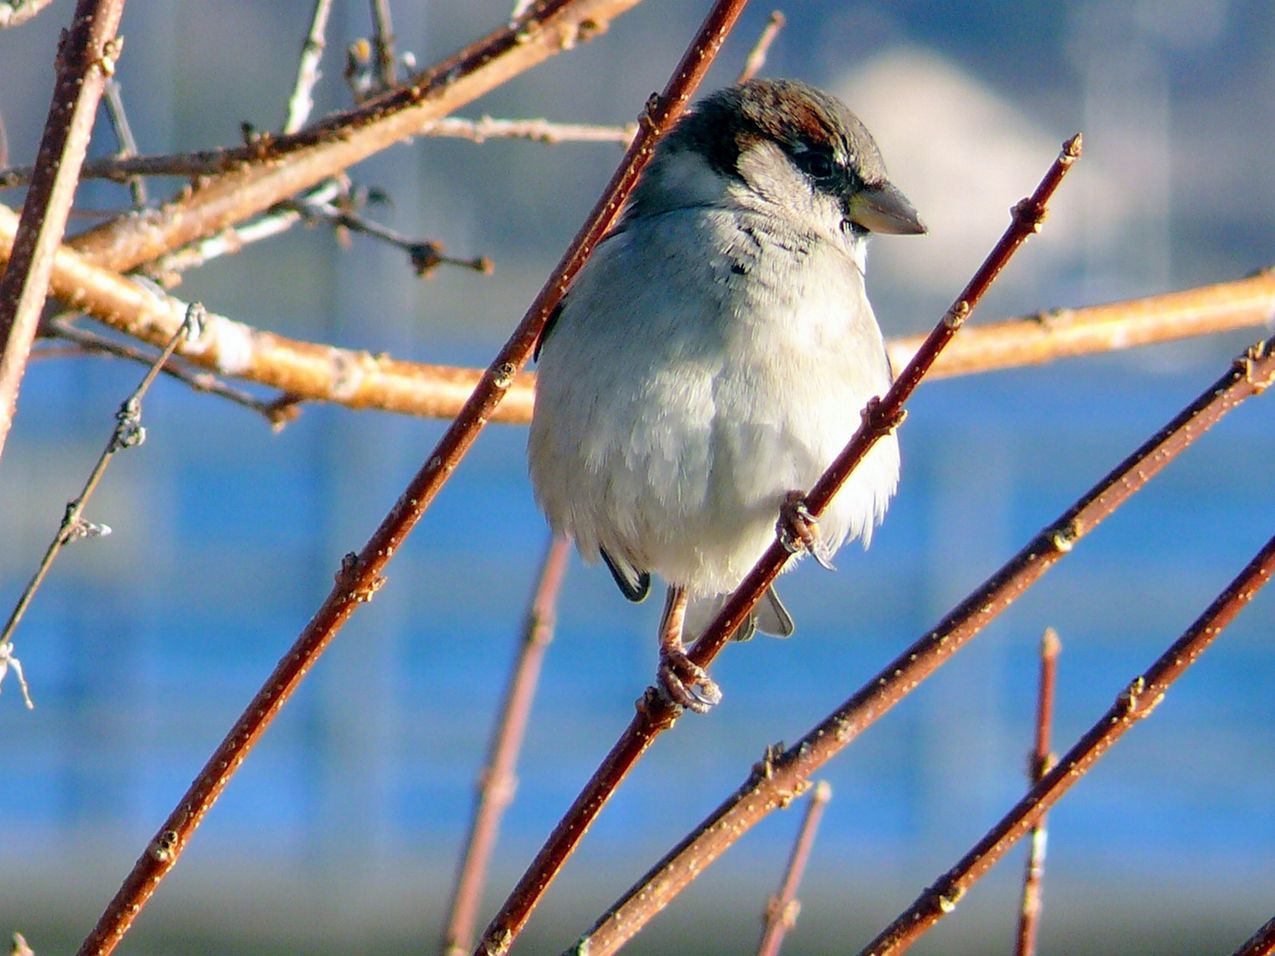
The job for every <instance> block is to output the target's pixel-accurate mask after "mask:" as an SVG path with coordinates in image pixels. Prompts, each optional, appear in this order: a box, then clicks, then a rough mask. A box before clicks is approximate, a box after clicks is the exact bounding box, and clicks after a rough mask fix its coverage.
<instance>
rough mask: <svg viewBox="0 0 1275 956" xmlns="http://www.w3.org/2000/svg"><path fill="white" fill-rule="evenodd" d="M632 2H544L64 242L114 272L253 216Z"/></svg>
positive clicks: (585, 35)
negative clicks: (186, 186) (371, 94)
mask: <svg viewBox="0 0 1275 956" xmlns="http://www.w3.org/2000/svg"><path fill="white" fill-rule="evenodd" d="M638 2H640V0H543V2H542V3H540V4H539V5H537V6H536V7H535V8H533V9H532V11H531V12H529V13H528V14H527V15H526V16H525V17H524V18H523V19H522V20H520V21H518V22H517V23H515V24H511V25H506V26H503V27H501V28H500V29H498V30H495V31H493V32H492V33H490V34H488V35H487V36H486V37H484V38H483V39H481V40H478V41H477V42H475V43H473V44H471V45H470V46H468V47H466V48H465V49H463V50H461V51H460V52H458V53H456V54H455V55H453V56H451V57H449V58H447V59H446V60H444V61H443V62H441V63H439V64H437V65H436V66H434V67H432V68H430V69H428V70H426V71H425V72H423V73H420V74H417V75H416V76H414V77H412V78H411V79H410V80H409V81H407V82H406V83H405V84H404V85H402V86H400V87H398V88H397V89H394V90H390V91H389V92H387V93H385V94H383V95H381V96H378V97H376V98H374V99H372V100H369V101H368V102H367V103H365V104H364V105H362V106H360V107H359V108H358V109H355V110H350V111H347V112H345V113H339V114H336V115H335V116H333V117H330V118H329V119H327V120H324V121H323V122H321V123H318V124H317V125H315V126H312V127H310V128H308V129H306V130H302V131H300V132H298V133H296V134H293V135H290V136H280V137H278V138H271V137H268V136H265V137H262V138H260V139H259V140H257V141H256V142H254V143H252V144H250V145H249V146H246V147H244V148H243V149H240V150H232V151H229V152H228V155H229V156H231V157H232V158H233V160H234V161H235V162H237V163H239V164H240V165H238V166H237V167H236V168H234V169H231V170H229V171H227V172H225V173H222V174H220V175H217V176H213V177H211V178H208V179H206V180H202V181H198V182H197V183H196V184H195V186H194V188H193V189H192V190H190V191H189V192H187V193H186V194H184V195H183V196H181V197H180V198H178V199H176V200H174V201H173V202H170V203H167V204H165V205H164V206H162V207H161V208H159V209H155V210H147V211H145V212H141V213H137V214H132V215H128V216H123V217H120V218H117V219H114V220H111V221H110V222H107V223H104V224H103V225H101V226H97V227H96V228H94V229H91V230H89V231H88V232H85V233H82V234H81V235H79V236H76V237H75V238H74V239H73V240H72V241H71V245H73V246H74V247H75V248H76V249H77V250H78V251H80V252H81V253H83V254H84V255H85V256H86V257H87V258H88V259H89V260H90V261H92V262H94V263H96V264H98V265H103V266H108V267H110V268H112V269H115V270H116V271H119V272H126V271H128V270H130V269H133V268H136V267H137V266H139V265H141V264H142V263H144V262H149V261H150V260H152V259H155V258H157V257H158V256H161V255H163V254H164V253H166V252H171V251H172V250H173V249H176V248H178V247H180V246H184V245H186V244H187V243H189V242H192V241H194V240H196V239H199V238H200V237H202V236H207V235H211V234H213V233H215V232H217V231H219V230H221V229H224V228H226V227H227V226H230V225H233V224H235V223H237V222H241V221H242V220H244V219H246V218H248V217H249V216H253V215H256V214H257V213H260V212H263V211H264V210H266V209H268V208H270V207H271V206H273V205H274V204H275V203H277V202H280V201H281V200H283V199H286V198H288V197H289V196H292V195H294V194H295V193H298V192H300V191H301V190H303V189H307V188H309V187H311V186H313V185H315V184H316V183H319V182H322V181H323V180H324V179H327V178H328V177H329V176H333V175H335V174H337V173H339V172H341V171H342V170H345V169H347V168H348V167H350V166H352V165H354V164H355V163H357V162H359V161H360V160H363V159H366V158H368V157H369V156H371V155H373V154H374V153H377V152H379V151H381V150H383V149H385V148H387V147H388V146H391V145H393V144H394V143H398V142H400V141H402V140H404V139H407V138H409V137H411V136H417V135H420V134H421V133H422V132H423V131H424V130H426V129H427V128H428V126H429V125H430V124H431V123H433V122H435V121H436V120H439V119H441V118H442V117H444V116H446V115H447V114H449V113H451V112H452V111H454V110H455V109H457V108H458V107H460V106H463V105H464V104H466V103H469V102H472V101H473V100H474V99H477V98H478V97H479V96H481V95H483V94H484V93H487V92H489V91H490V90H492V89H494V88H495V87H497V86H499V85H500V84H501V83H504V82H505V81H507V80H509V79H510V78H511V77H513V76H516V75H517V74H519V73H522V72H524V71H526V70H528V69H530V68H531V67H533V66H535V65H537V64H539V63H541V62H543V61H544V60H546V59H548V58H549V57H551V56H553V55H554V54H556V53H560V52H562V51H564V50H569V49H571V48H573V47H574V46H576V45H577V44H579V43H583V42H585V41H587V40H589V39H591V38H593V37H594V36H596V35H598V34H599V33H601V32H603V31H604V30H605V29H606V28H607V26H608V25H609V23H610V22H611V20H613V19H615V18H616V17H617V16H619V15H620V14H621V13H623V12H624V11H626V10H628V9H630V8H631V7H633V6H635V5H636V4H637V3H638Z"/></svg>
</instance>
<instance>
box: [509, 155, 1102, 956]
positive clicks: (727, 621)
mask: <svg viewBox="0 0 1275 956" xmlns="http://www.w3.org/2000/svg"><path fill="white" fill-rule="evenodd" d="M1079 149H1080V137H1079V135H1077V136H1075V137H1073V139H1072V140H1070V141H1068V142H1067V143H1064V144H1063V150H1062V152H1060V154H1059V156H1058V158H1057V159H1056V160H1055V161H1054V163H1053V164H1052V165H1051V166H1050V169H1049V172H1048V173H1046V175H1045V178H1044V179H1043V180H1041V183H1040V185H1039V186H1038V187H1037V189H1036V192H1035V193H1034V194H1033V195H1032V196H1031V197H1030V198H1029V199H1024V200H1023V201H1022V202H1020V203H1019V204H1018V205H1017V206H1016V207H1015V208H1014V216H1013V221H1012V222H1011V224H1010V227H1009V228H1008V229H1007V230H1006V232H1005V234H1004V235H1003V236H1002V237H1001V239H1000V241H999V242H998V243H997V244H996V246H995V247H994V248H993V249H992V251H991V252H990V253H989V254H988V256H987V258H986V259H985V260H984V261H983V264H982V266H980V267H979V269H978V271H977V272H976V273H975V275H974V278H973V279H971V280H970V282H969V284H968V285H966V287H965V289H964V290H963V291H962V293H961V295H960V296H959V297H958V298H957V300H956V302H954V303H953V305H952V307H951V308H950V309H948V311H947V313H945V314H944V316H943V318H942V319H940V320H939V323H938V325H936V326H935V328H934V330H933V331H932V332H931V333H930V336H929V338H927V340H926V343H925V345H923V346H922V348H921V350H920V351H919V352H918V353H917V356H916V358H914V359H913V361H912V362H911V363H910V364H909V365H908V366H907V367H906V368H905V369H903V371H902V372H901V373H900V374H899V376H898V378H897V379H895V381H894V383H893V384H892V385H891V387H890V389H889V391H887V392H886V394H885V396H884V397H882V398H881V399H879V400H878V399H873V400H872V401H871V402H870V403H869V404H868V407H867V408H866V409H864V412H863V424H862V425H860V427H859V430H858V431H857V432H855V435H854V437H853V438H852V439H851V440H850V443H849V444H848V445H847V446H846V447H845V449H843V450H842V452H841V454H840V455H838V456H837V458H836V459H835V460H834V461H833V463H832V465H831V466H829V468H828V470H827V471H826V472H824V474H823V476H822V477H821V478H820V479H819V481H818V482H816V484H815V486H814V488H813V489H811V491H810V493H809V494H808V495H807V496H806V501H807V504H808V507H809V508H810V511H811V513H812V514H813V515H815V516H816V517H818V515H819V514H821V513H822V512H823V509H824V507H825V506H826V505H827V502H828V501H829V500H830V499H831V498H832V496H833V495H834V494H835V493H836V490H837V489H838V488H839V487H840V486H841V484H842V483H843V482H844V481H845V479H846V477H847V476H848V475H849V473H850V470H851V469H852V468H853V467H854V465H855V464H856V463H857V462H858V461H859V460H861V459H862V457H863V456H864V455H866V454H867V452H868V450H869V449H870V448H871V447H872V445H873V444H875V442H876V441H877V440H879V439H880V438H881V437H882V436H883V435H885V434H887V433H888V432H889V431H891V430H892V429H894V428H895V427H896V426H897V425H898V423H899V422H900V421H901V420H902V418H903V403H904V401H906V399H907V397H908V396H909V395H911V393H912V391H913V390H914V389H915V388H916V386H917V384H918V383H919V382H920V381H921V378H922V377H923V376H924V375H925V372H926V371H927V370H928V369H929V368H930V366H931V365H932V364H933V362H934V360H935V358H936V357H937V356H938V355H939V353H940V352H941V351H942V349H943V347H944V346H945V345H946V344H947V343H948V342H949V341H950V340H951V339H952V336H953V335H955V334H956V331H957V330H958V329H959V328H960V327H961V325H962V324H963V323H964V321H965V319H966V318H967V317H968V316H969V314H970V313H971V311H972V310H973V308H974V306H975V305H977V303H978V301H979V299H980V298H981V297H982V295H983V293H984V292H985V291H986V290H987V288H988V287H989V286H990V284H991V282H992V281H993V280H994V279H995V277H996V276H997V275H998V274H999V273H1000V271H1001V269H1002V268H1004V266H1005V264H1006V263H1007V262H1008V260H1009V258H1010V257H1011V256H1012V255H1013V253H1014V252H1015V250H1017V249H1018V248H1019V247H1020V246H1021V245H1022V244H1023V242H1024V241H1026V238H1027V236H1028V235H1030V234H1032V233H1034V232H1035V231H1036V230H1037V228H1038V227H1039V223H1040V221H1041V219H1042V218H1043V216H1044V214H1045V204H1046V203H1047V201H1048V199H1049V197H1050V196H1052V194H1053V192H1054V190H1055V189H1056V188H1057V186H1058V184H1059V183H1060V182H1061V181H1062V177H1063V176H1064V175H1065V173H1066V171H1067V169H1068V168H1069V167H1070V166H1071V164H1072V163H1073V162H1074V161H1075V158H1076V156H1078V155H1079ZM791 556H792V555H791V554H790V552H789V551H788V550H787V549H786V548H785V547H784V546H783V544H782V543H780V542H779V541H778V540H776V541H775V543H774V545H773V546H772V547H771V548H769V549H768V550H767V552H766V553H765V555H764V556H763V557H762V558H761V560H760V561H759V562H758V563H757V565H756V566H755V567H754V568H753V570H752V571H751V572H750V573H749V574H748V576H747V577H745V578H744V581H743V583H742V584H741V585H740V586H739V587H738V588H737V589H736V590H735V591H734V592H733V593H732V594H731V595H730V597H729V598H728V599H727V602H726V604H725V605H724V607H723V608H722V610H721V612H720V613H719V614H718V615H717V617H716V618H715V619H714V620H713V622H712V623H711V624H709V626H708V628H707V629H706V630H705V631H704V633H703V635H702V636H701V637H700V638H699V639H698V640H697V641H696V642H695V645H694V646H693V647H692V648H691V649H690V651H689V653H688V656H689V657H690V658H691V660H692V661H694V662H695V663H696V664H697V665H699V666H700V667H707V666H708V665H709V664H710V663H711V662H712V660H713V658H714V657H715V656H716V655H717V653H718V652H719V651H720V650H721V648H722V647H723V646H724V644H725V643H726V639H727V635H729V634H731V633H733V632H734V630H735V629H736V628H737V627H738V626H739V624H740V622H741V621H742V620H743V619H744V617H745V616H746V615H747V614H748V612H749V611H750V610H751V609H752V607H753V605H754V604H755V603H756V602H757V599H758V598H759V597H760V595H761V594H762V593H763V592H764V591H765V590H766V588H767V587H769V586H770V583H771V582H772V581H773V580H774V579H775V577H776V576H777V575H778V573H779V570H780V568H781V567H782V566H783V564H784V563H785V562H787V560H788V559H789V558H790V557H791ZM680 713H681V708H680V707H678V706H677V705H675V704H673V703H672V702H671V701H670V700H669V699H668V697H667V696H665V695H662V694H660V693H659V692H658V691H657V690H656V688H654V687H649V688H647V691H646V693H645V695H644V696H643V697H642V698H641V699H640V700H639V702H638V712H637V714H636V715H635V716H634V718H633V720H632V721H631V722H630V723H629V725H628V727H627V728H625V730H624V733H623V734H622V735H621V736H620V739H619V740H618V741H616V743H615V745H614V746H613V747H612V748H611V750H610V752H609V753H608V754H607V755H606V756H605V757H604V758H603V760H602V763H601V764H600V765H599V766H598V768H597V770H595V771H594V773H593V776H592V777H590V778H589V780H588V782H587V783H586V784H585V785H584V789H583V790H582V791H581V792H580V794H579V796H577V797H576V799H575V802H573V803H572V804H571V806H570V807H569V808H568V810H567V812H566V813H565V814H564V815H563V817H562V819H561V820H559V821H558V825H557V826H556V827H554V830H553V832H552V833H551V834H550V835H549V839H548V840H547V841H546V842H545V844H544V846H543V847H541V849H540V852H539V853H538V854H536V857H535V859H534V860H532V862H531V864H530V866H528V867H527V870H526V872H525V873H524V874H523V876H522V878H521V879H520V880H519V882H518V885H517V886H516V887H515V888H514V890H513V892H512V893H511V894H510V897H509V899H508V900H507V901H506V903H505V906H504V907H503V908H502V910H501V912H500V914H499V915H498V916H497V917H496V919H495V920H493V922H492V925H491V927H490V928H489V929H488V932H487V941H488V949H489V951H493V952H503V951H504V949H503V945H504V944H503V942H502V940H503V939H504V937H505V935H506V934H510V933H512V932H515V931H516V927H518V926H520V925H521V922H522V921H525V919H526V916H527V915H528V914H529V913H530V911H531V909H532V908H533V907H534V906H535V903H536V902H537V901H538V900H539V898H540V896H541V895H542V894H543V893H544V891H545V889H547V888H548V886H549V884H550V883H551V882H552V880H553V878H554V877H555V876H556V875H557V873H558V871H559V870H560V869H561V868H562V866H563V864H565V863H566V861H567V859H568V858H569V857H570V855H571V854H572V852H574V850H575V848H576V846H577V845H578V843H579V841H580V839H581V838H582V837H583V836H584V834H585V832H586V831H587V830H588V828H589V826H590V825H591V824H592V823H593V820H594V819H595V818H596V817H597V815H598V813H600V812H601V810H602V807H604V806H605V805H606V803H607V801H608V800H609V799H610V797H611V795H612V794H613V793H614V792H615V791H616V789H617V788H618V787H619V786H620V784H621V783H622V782H623V780H624V778H625V777H626V776H627V775H628V773H629V771H630V770H632V769H633V766H634V765H635V764H636V763H637V761H638V760H639V759H641V757H642V755H643V754H644V753H646V750H647V748H648V747H650V746H651V744H652V743H653V742H654V741H655V739H656V738H657V737H658V736H659V735H660V734H661V733H663V732H664V731H665V730H667V729H669V728H670V727H672V726H673V723H674V722H675V721H676V720H677V718H678V716H679V715H680ZM641 895H642V905H643V906H645V905H646V904H651V905H652V906H653V907H654V909H647V910H645V911H644V912H643V915H642V917H640V918H642V919H646V918H649V916H650V914H651V913H652V912H654V911H655V910H658V908H659V907H661V906H663V902H664V900H663V898H662V897H660V896H659V895H658V894H650V893H645V892H644V893H642V894H641ZM638 919H639V917H637V916H636V915H634V914H631V913H628V912H627V911H626V913H625V915H624V916H623V917H619V916H614V918H613V919H612V918H611V917H606V918H604V920H603V922H606V923H607V928H606V931H605V932H604V933H600V932H599V927H601V925H602V924H601V923H600V924H599V927H595V931H594V932H593V933H591V934H589V935H588V936H586V937H585V938H583V939H582V940H581V941H580V943H579V946H580V948H581V951H584V949H586V948H587V949H588V951H589V952H591V953H593V954H595V956H596V954H599V953H603V952H612V951H613V950H614V949H615V948H616V947H618V946H620V945H622V944H623V942H624V941H625V940H627V939H629V938H630V937H631V935H632V933H633V932H636V927H637V926H638V925H639V923H638V922H637V920H638ZM600 937H601V938H600Z"/></svg>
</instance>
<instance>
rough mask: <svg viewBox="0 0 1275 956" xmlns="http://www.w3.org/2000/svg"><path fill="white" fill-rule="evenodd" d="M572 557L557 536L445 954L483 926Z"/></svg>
mask: <svg viewBox="0 0 1275 956" xmlns="http://www.w3.org/2000/svg"><path fill="white" fill-rule="evenodd" d="M570 555H571V545H570V542H569V541H568V540H567V539H566V538H563V537H554V538H553V539H552V540H551V541H550V542H549V547H548V549H547V550H546V551H545V557H544V562H543V563H542V565H541V569H540V579H539V581H538V582H537V583H536V588H535V591H534V593H533V594H532V596H531V606H530V608H529V609H528V611H527V621H526V624H525V626H524V627H523V633H522V639H521V641H520V642H519V648H518V656H517V658H516V660H515V662H514V668H513V676H512V678H511V679H510V682H509V688H508V690H507V691H506V693H505V700H504V704H503V705H502V707H501V712H500V719H499V720H498V721H497V723H496V727H495V731H494V733H493V736H492V742H491V749H490V751H489V754H488V757H487V764H486V766H484V767H483V770H482V773H481V774H479V777H478V793H477V797H478V799H477V805H476V806H475V807H474V816H473V819H472V820H471V821H470V826H469V835H468V837H467V838H466V840H465V849H464V851H463V853H462V854H461V862H460V867H459V869H458V871H457V874H456V885H455V887H454V888H453V890H452V901H451V905H450V906H449V907H448V914H449V915H448V918H447V929H446V930H445V931H444V933H443V938H442V942H441V945H440V946H439V952H440V953H441V954H442V956H461V954H463V953H467V952H469V948H470V947H471V946H472V945H473V943H474V927H475V925H477V922H478V904H479V903H480V902H481V900H482V891H483V886H484V884H485V883H486V880H487V865H488V862H489V861H490V859H491V854H492V850H493V849H494V848H495V845H496V837H497V835H498V834H499V831H500V820H501V817H502V816H503V815H504V812H505V809H506V808H507V807H508V806H509V803H510V802H511V801H512V800H513V795H514V788H515V786H516V785H517V778H516V777H515V775H514V768H515V766H516V765H517V761H518V752H519V750H520V749H521V747H522V739H523V735H524V734H525V732H526V727H527V716H528V714H529V713H530V711H531V704H532V701H533V700H534V699H535V694H536V684H537V682H538V680H539V677H540V665H541V663H542V662H543V660H544V655H545V651H546V650H547V649H548V647H549V643H550V642H551V641H552V640H553V628H554V620H555V617H556V606H557V603H558V592H559V591H560V590H561V588H562V579H563V576H564V575H565V574H566V570H567V559H568V558H569V557H570Z"/></svg>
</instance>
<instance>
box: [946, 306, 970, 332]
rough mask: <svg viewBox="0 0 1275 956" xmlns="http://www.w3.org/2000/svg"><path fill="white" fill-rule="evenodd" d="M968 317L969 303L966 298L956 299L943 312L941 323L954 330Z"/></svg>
mask: <svg viewBox="0 0 1275 956" xmlns="http://www.w3.org/2000/svg"><path fill="white" fill-rule="evenodd" d="M969 317H970V304H969V300H968V299H957V300H956V301H955V302H953V303H952V307H951V308H950V309H948V310H947V311H946V312H945V313H943V325H944V327H946V328H949V329H951V330H952V331H953V332H955V331H956V330H957V329H959V328H960V327H961V326H962V325H964V324H965V320H966V319H968V318H969Z"/></svg>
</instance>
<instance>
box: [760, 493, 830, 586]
mask: <svg viewBox="0 0 1275 956" xmlns="http://www.w3.org/2000/svg"><path fill="white" fill-rule="evenodd" d="M775 533H776V534H778V535H779V542H780V544H782V545H783V546H784V547H785V548H786V549H787V550H788V553H789V554H796V553H797V552H799V551H806V552H809V553H810V554H811V555H813V556H814V559H815V560H816V561H818V562H819V566H820V567H821V568H824V569H825V570H828V571H835V570H836V568H834V567H833V566H832V562H831V561H829V560H828V558H827V556H826V555H825V554H824V553H823V549H822V548H820V547H819V522H818V520H817V519H816V518H815V516H814V515H812V514H811V513H810V509H809V508H807V507H806V497H805V495H803V494H802V493H801V492H800V491H790V492H788V495H787V497H785V498H784V503H783V504H782V505H780V506H779V520H778V521H777V522H775Z"/></svg>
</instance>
